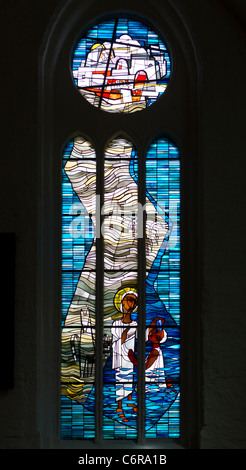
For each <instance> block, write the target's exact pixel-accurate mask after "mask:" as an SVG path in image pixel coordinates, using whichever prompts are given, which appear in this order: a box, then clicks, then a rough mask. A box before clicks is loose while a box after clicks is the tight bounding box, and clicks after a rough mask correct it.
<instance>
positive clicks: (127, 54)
mask: <svg viewBox="0 0 246 470" xmlns="http://www.w3.org/2000/svg"><path fill="white" fill-rule="evenodd" d="M170 71H171V64H170V56H169V53H168V51H167V47H166V45H165V44H164V42H163V41H162V40H161V39H160V38H159V37H158V35H157V34H156V33H155V32H154V31H152V29H150V28H149V27H148V26H146V25H144V24H143V23H140V22H139V21H136V20H130V19H127V18H117V19H112V20H110V21H105V22H102V23H100V24H97V25H95V26H94V27H92V28H91V29H90V30H89V31H88V32H87V34H86V35H85V36H83V37H82V38H81V40H80V41H79V43H78V44H77V46H76V49H75V52H74V56H73V77H74V81H75V84H76V86H77V87H78V89H79V91H80V93H81V94H82V96H84V97H85V98H86V99H87V100H88V101H89V102H90V103H91V104H92V105H93V106H96V107H98V108H101V109H103V110H105V111H109V112H123V113H132V112H135V111H139V110H141V109H144V108H146V106H149V105H151V104H152V103H153V102H155V101H156V99H157V98H159V97H160V96H161V95H162V94H163V93H164V91H165V89H166V87H167V83H168V80H169V77H170Z"/></svg>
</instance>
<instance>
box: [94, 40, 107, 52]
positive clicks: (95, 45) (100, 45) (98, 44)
mask: <svg viewBox="0 0 246 470" xmlns="http://www.w3.org/2000/svg"><path fill="white" fill-rule="evenodd" d="M97 47H102V48H103V49H105V46H104V45H103V44H100V43H99V42H98V43H96V44H93V46H91V51H93V49H96V48H97Z"/></svg>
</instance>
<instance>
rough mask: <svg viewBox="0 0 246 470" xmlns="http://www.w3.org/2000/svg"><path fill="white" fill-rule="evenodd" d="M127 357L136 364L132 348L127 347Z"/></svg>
mask: <svg viewBox="0 0 246 470" xmlns="http://www.w3.org/2000/svg"><path fill="white" fill-rule="evenodd" d="M128 357H129V359H130V361H131V362H132V363H133V364H134V365H135V366H136V365H137V359H136V357H135V354H134V352H133V350H132V349H129V352H128Z"/></svg>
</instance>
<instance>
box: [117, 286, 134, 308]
mask: <svg viewBox="0 0 246 470" xmlns="http://www.w3.org/2000/svg"><path fill="white" fill-rule="evenodd" d="M129 293H134V294H136V296H138V293H137V289H135V288H134V287H124V288H123V289H120V290H118V292H117V293H116V294H115V296H114V306H115V308H116V310H118V312H121V311H122V310H121V308H122V307H121V301H122V298H123V297H124V296H125V295H126V294H129ZM137 308H138V307H137V306H136V308H135V309H134V310H133V312H136V310H137Z"/></svg>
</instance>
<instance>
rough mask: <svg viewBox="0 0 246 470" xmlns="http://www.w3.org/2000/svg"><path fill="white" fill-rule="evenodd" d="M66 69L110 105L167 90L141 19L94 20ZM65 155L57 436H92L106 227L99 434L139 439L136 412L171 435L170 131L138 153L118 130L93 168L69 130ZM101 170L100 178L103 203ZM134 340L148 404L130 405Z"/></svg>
mask: <svg viewBox="0 0 246 470" xmlns="http://www.w3.org/2000/svg"><path fill="white" fill-rule="evenodd" d="M133 71H134V73H133ZM73 75H74V79H75V83H76V85H77V86H78V88H79V90H80V92H81V93H82V95H83V96H84V97H85V98H86V99H87V100H88V101H90V103H91V104H93V105H94V106H96V107H100V108H102V109H103V110H104V111H110V112H127V113H129V112H134V111H140V110H142V111H143V110H144V109H145V108H146V107H147V106H149V105H151V104H152V103H153V102H154V101H155V100H156V99H157V98H158V97H159V96H160V95H161V94H162V93H163V92H164V91H165V88H166V86H167V82H168V79H169V76H170V59H169V55H168V52H167V49H166V47H165V45H164V43H163V42H162V41H161V40H160V39H159V37H158V36H157V35H156V33H154V32H153V31H152V30H151V29H150V28H149V27H147V26H145V25H143V24H142V23H139V22H137V21H133V20H129V19H128V20H126V19H124V18H123V19H122V18H119V19H116V20H110V21H107V22H103V23H100V24H98V25H96V26H95V27H93V28H91V29H90V30H89V31H88V33H87V34H86V36H84V37H83V38H82V39H81V40H80V41H79V43H78V45H77V46H76V48H75V51H74V55H73ZM112 77H113V78H112ZM138 77H139V79H138ZM116 85H117V86H116ZM118 95H121V96H118ZM143 112H145V111H143ZM119 131H120V130H119ZM62 157H63V169H62V172H63V173H62V230H63V233H62V333H61V336H62V364H61V437H62V438H63V439H93V438H94V437H95V436H96V420H95V413H96V391H95V390H96V387H97V386H98V383H97V374H98V371H97V369H96V357H95V348H96V346H95V345H96V342H97V340H98V338H97V331H98V330H97V324H98V323H97V322H98V320H99V319H98V310H97V309H96V282H97V280H98V278H97V271H96V266H97V264H96V261H97V256H98V253H97V250H96V237H98V236H103V254H102V255H103V259H104V274H103V278H100V283H102V287H103V303H102V305H101V310H100V322H102V325H103V328H102V330H101V332H102V335H103V338H101V339H102V346H103V350H102V354H103V358H102V366H103V372H102V384H101V387H102V388H101V393H102V414H103V419H102V438H103V439H108V440H109V439H113V440H115V439H136V438H137V437H138V432H139V429H138V414H139V413H142V412H144V416H145V425H144V427H145V438H146V439H148V438H174V437H179V428H180V426H179V420H180V408H179V392H180V390H179V376H180V334H179V323H180V155H179V150H178V148H177V147H176V145H174V144H173V143H172V141H171V140H170V139H168V138H166V137H160V138H158V139H157V140H153V142H152V144H151V145H150V146H149V148H148V149H147V152H146V155H143V154H141V155H139V154H138V150H137V148H136V147H135V146H134V145H133V144H132V142H131V141H130V140H127V139H126V138H125V137H124V138H123V137H117V138H114V139H112V140H111V141H110V142H109V143H108V144H107V146H106V148H105V150H104V162H103V174H100V175H99V176H98V171H97V165H98V162H97V154H96V151H95V149H94V148H93V146H92V144H91V142H90V141H89V140H88V139H86V138H83V137H81V136H79V137H75V138H74V139H72V140H71V141H69V142H68V143H67V145H66V146H65V148H64V151H63V156H62ZM140 158H141V159H143V158H145V161H146V174H145V177H144V182H145V185H146V194H145V196H144V197H145V201H144V206H142V205H141V204H140V203H139V184H142V183H143V181H142V180H139V178H140V176H139V170H140ZM98 177H100V178H102V180H103V188H104V190H103V206H102V207H101V206H100V204H99V203H98V198H100V196H102V195H99V194H97V178H98ZM99 207H101V215H102V219H100V216H99V214H98V208H99ZM143 214H145V215H146V217H145V218H143ZM101 220H103V223H102V225H100V221H101ZM143 220H144V221H145V222H144V223H142V221H143ZM98 230H99V235H98ZM143 238H144V240H145V243H144V246H145V273H144V280H145V281H144V283H145V292H144V298H145V307H144V314H143V311H142V310H141V308H139V305H140V304H141V299H140V298H139V295H141V289H140V288H139V277H138V276H139V240H140V239H143ZM141 316H142V318H144V329H145V334H144V337H143V336H141V335H142V329H139V324H140V319H141ZM141 321H142V320H141ZM141 341H142V342H143V341H144V343H145V359H144V360H145V372H143V374H144V377H143V378H144V388H145V390H144V394H145V410H140V409H139V406H138V405H139V403H138V397H139V393H140V391H141V390H140V388H141V387H140V384H139V381H138V380H139V374H138V361H139V357H138V351H139V349H140V347H139V345H140V342H141Z"/></svg>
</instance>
